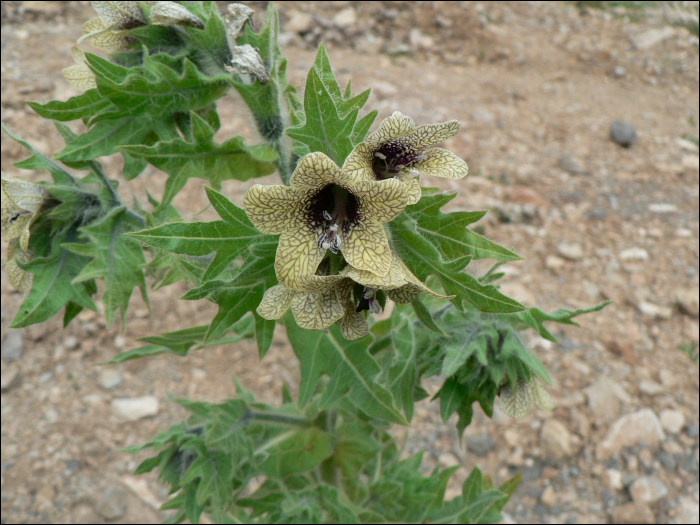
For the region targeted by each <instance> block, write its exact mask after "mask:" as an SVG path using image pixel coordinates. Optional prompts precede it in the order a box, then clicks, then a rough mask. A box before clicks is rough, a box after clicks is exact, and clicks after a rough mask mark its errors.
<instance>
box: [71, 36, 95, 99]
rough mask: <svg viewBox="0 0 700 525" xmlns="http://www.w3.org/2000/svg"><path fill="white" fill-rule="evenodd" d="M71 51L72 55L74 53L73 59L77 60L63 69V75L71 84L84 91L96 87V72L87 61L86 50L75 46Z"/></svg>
mask: <svg viewBox="0 0 700 525" xmlns="http://www.w3.org/2000/svg"><path fill="white" fill-rule="evenodd" d="M70 51H71V55H73V60H75V65H73V66H70V67H67V68H65V69H64V70H63V71H62V73H63V77H64V78H65V79H66V80H67V81H68V83H69V84H70V85H72V86H75V87H77V88H78V89H82V90H83V91H87V90H88V89H92V88H96V87H97V81H96V80H95V73H93V72H92V70H91V69H90V68H89V67H88V65H87V62H86V61H85V51H83V50H82V49H80V47H78V46H73V47H72V48H71V50H70Z"/></svg>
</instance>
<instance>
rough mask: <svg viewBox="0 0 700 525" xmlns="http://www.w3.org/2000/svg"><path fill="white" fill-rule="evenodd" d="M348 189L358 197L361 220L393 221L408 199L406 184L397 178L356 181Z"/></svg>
mask: <svg viewBox="0 0 700 525" xmlns="http://www.w3.org/2000/svg"><path fill="white" fill-rule="evenodd" d="M350 191H352V193H353V194H354V195H355V196H357V197H359V199H360V206H359V214H360V217H361V218H362V221H376V222H390V221H393V220H394V219H395V218H396V217H398V216H399V215H401V212H402V211H403V210H404V209H405V208H406V202H407V201H408V186H406V185H405V184H404V183H403V182H401V181H400V180H398V179H386V180H381V181H361V182H356V183H353V185H352V187H351V189H350Z"/></svg>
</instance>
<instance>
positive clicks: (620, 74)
mask: <svg viewBox="0 0 700 525" xmlns="http://www.w3.org/2000/svg"><path fill="white" fill-rule="evenodd" d="M613 74H614V75H615V76H616V77H617V78H622V77H624V76H625V75H626V74H627V72H626V71H625V68H624V67H622V66H615V69H613Z"/></svg>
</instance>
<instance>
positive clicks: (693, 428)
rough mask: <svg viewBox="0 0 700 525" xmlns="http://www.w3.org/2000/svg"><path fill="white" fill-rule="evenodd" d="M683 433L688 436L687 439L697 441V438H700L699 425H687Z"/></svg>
mask: <svg viewBox="0 0 700 525" xmlns="http://www.w3.org/2000/svg"><path fill="white" fill-rule="evenodd" d="M685 433H686V434H688V437H691V438H693V439H697V438H698V436H700V425H697V424H694V425H688V427H687V428H686V429H685Z"/></svg>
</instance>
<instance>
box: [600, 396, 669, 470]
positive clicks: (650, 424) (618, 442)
mask: <svg viewBox="0 0 700 525" xmlns="http://www.w3.org/2000/svg"><path fill="white" fill-rule="evenodd" d="M664 437H665V435H664V431H663V428H662V427H661V422H660V421H659V418H658V417H656V414H654V411H653V410H651V409H650V408H643V409H642V410H640V411H639V412H634V413H633V414H627V415H625V416H622V417H621V418H620V419H618V420H617V421H616V422H615V423H613V425H612V426H611V427H610V430H608V434H607V436H606V437H605V439H604V440H603V441H601V442H599V443H598V446H597V447H596V454H597V456H598V459H599V460H601V461H605V460H606V459H608V458H609V457H610V456H612V455H613V454H615V453H617V452H620V451H621V450H622V449H624V448H625V447H630V446H633V445H636V444H637V443H638V442H639V441H642V440H643V441H644V443H646V445H648V446H654V445H657V444H658V443H659V442H660V441H661V440H662V439H664Z"/></svg>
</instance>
